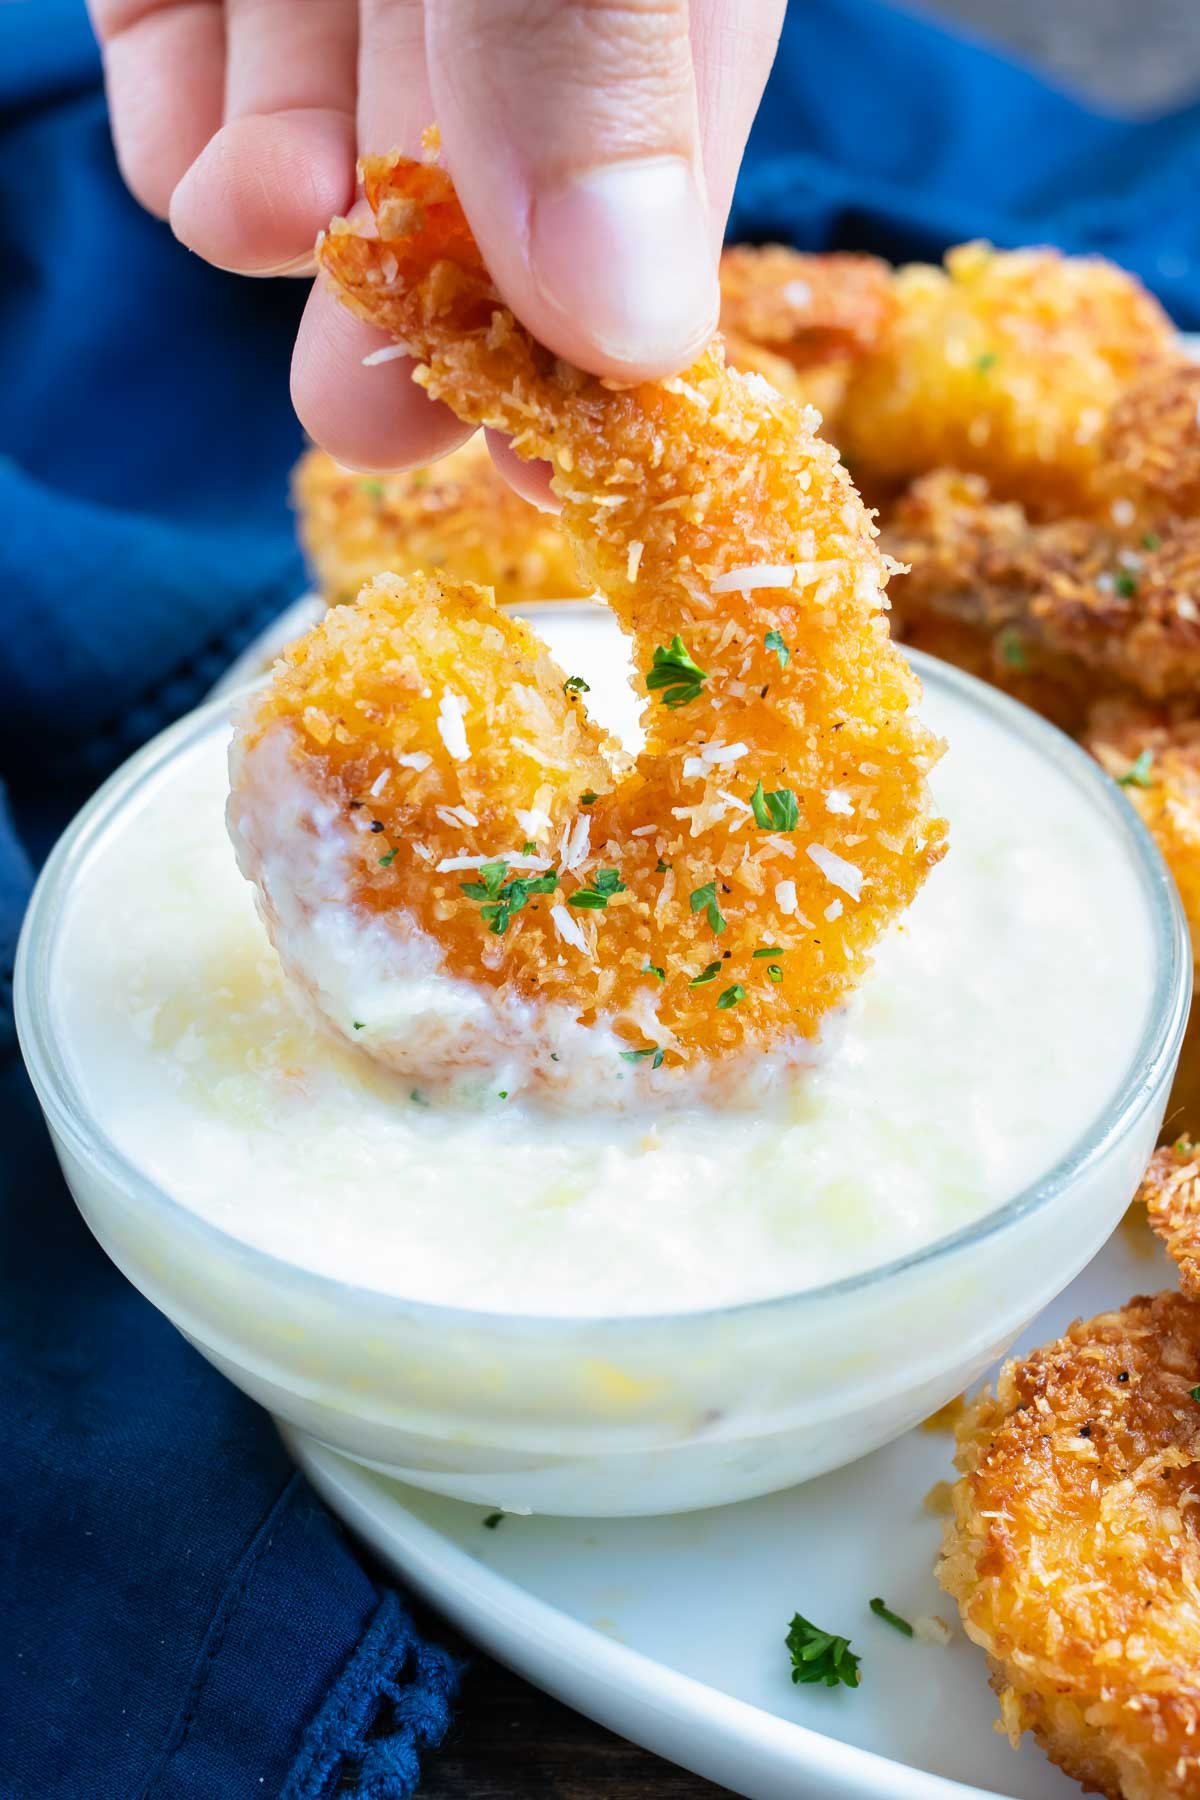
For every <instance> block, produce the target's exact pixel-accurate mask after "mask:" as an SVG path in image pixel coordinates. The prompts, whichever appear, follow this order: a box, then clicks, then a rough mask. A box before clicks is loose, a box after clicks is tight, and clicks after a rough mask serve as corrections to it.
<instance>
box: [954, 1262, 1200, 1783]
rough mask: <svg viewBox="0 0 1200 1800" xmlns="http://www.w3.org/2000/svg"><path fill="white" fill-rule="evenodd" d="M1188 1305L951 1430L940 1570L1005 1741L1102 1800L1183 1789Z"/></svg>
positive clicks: (1192, 1316) (1188, 1606) (1079, 1343)
mask: <svg viewBox="0 0 1200 1800" xmlns="http://www.w3.org/2000/svg"><path fill="white" fill-rule="evenodd" d="M1197 1384H1200V1304H1198V1303H1197V1302H1196V1301H1193V1300H1190V1299H1186V1298H1184V1297H1183V1296H1182V1295H1180V1294H1175V1293H1165V1294H1159V1295H1157V1296H1155V1297H1154V1298H1152V1299H1146V1298H1139V1299H1135V1300H1131V1301H1130V1302H1129V1303H1128V1305H1127V1306H1124V1307H1122V1308H1121V1309H1120V1310H1119V1311H1117V1312H1112V1313H1105V1314H1103V1315H1101V1316H1100V1317H1099V1318H1096V1319H1092V1320H1090V1321H1087V1322H1081V1323H1076V1324H1075V1325H1073V1326H1072V1327H1071V1329H1070V1330H1069V1331H1068V1332H1067V1334H1066V1336H1065V1337H1063V1338H1060V1339H1059V1341H1058V1342H1057V1343H1054V1344H1051V1345H1049V1346H1048V1347H1047V1348H1045V1349H1043V1350H1037V1351H1035V1352H1034V1353H1033V1355H1031V1356H1029V1357H1027V1358H1025V1359H1024V1360H1021V1361H1016V1362H1011V1363H1009V1364H1008V1365H1007V1366H1006V1367H1005V1368H1004V1369H1003V1370H1002V1372H1001V1375H1000V1379H999V1382H998V1383H997V1392H996V1395H995V1397H994V1398H993V1397H992V1396H991V1395H990V1394H986V1393H985V1394H984V1395H983V1396H982V1397H981V1398H980V1399H979V1400H977V1401H976V1402H975V1404H974V1405H973V1406H972V1407H971V1409H970V1410H969V1412H968V1414H967V1416H966V1418H965V1419H964V1421H963V1423H962V1424H961V1426H960V1427H959V1432H958V1456H957V1462H958V1467H959V1468H960V1469H961V1471H962V1476H961V1479H960V1480H959V1481H958V1482H957V1483H956V1485H955V1488H954V1517H953V1521H952V1523H951V1524H950V1525H949V1526H948V1529H947V1533H946V1540H945V1544H944V1546H943V1555H942V1561H941V1564H940V1566H939V1570H938V1575H939V1579H940V1581H941V1583H942V1586H943V1587H944V1588H946V1590H947V1591H948V1592H949V1593H951V1594H953V1596H954V1598H955V1599H956V1600H957V1602H958V1605H959V1608H960V1611H961V1613H962V1617H963V1624H964V1626H965V1628H966V1631H967V1635H968V1636H969V1637H971V1638H972V1639H974V1641H975V1642H976V1643H977V1644H980V1645H982V1646H983V1648H984V1649H985V1650H986V1651H987V1652H988V1655H989V1658H990V1661H991V1667H992V1685H993V1686H994V1687H995V1689H996V1691H997V1693H998V1695H999V1697H1000V1712H1001V1717H1002V1720H1003V1723H1004V1726H1005V1728H1006V1729H1007V1731H1008V1733H1009V1736H1010V1738H1011V1740H1012V1742H1013V1743H1014V1744H1016V1742H1017V1741H1018V1739H1019V1738H1020V1736H1021V1734H1022V1732H1024V1731H1032V1732H1033V1734H1034V1736H1035V1737H1036V1738H1037V1740H1038V1742H1039V1743H1040V1744H1041V1746H1042V1748H1043V1749H1044V1750H1045V1751H1046V1753H1047V1755H1048V1756H1049V1757H1050V1758H1051V1760H1052V1761H1053V1762H1055V1763H1057V1764H1058V1766H1059V1767H1060V1768H1061V1769H1063V1770H1065V1771H1066V1773H1067V1774H1068V1775H1071V1776H1074V1778H1075V1779H1076V1780H1077V1781H1081V1782H1082V1783H1083V1785H1084V1787H1085V1788H1086V1789H1087V1790H1088V1791H1095V1792H1098V1793H1101V1794H1106V1795H1108V1796H1110V1800H1169V1797H1171V1796H1177V1797H1179V1800H1183V1797H1184V1796H1187V1797H1189V1800H1190V1797H1192V1796H1195V1795H1196V1794H1197V1793H1200V1530H1198V1527H1200V1517H1198V1512H1197V1508H1198V1505H1200V1466H1198V1464H1200V1403H1198V1402H1197V1400H1196V1399H1195V1398H1194V1397H1193V1390H1194V1389H1195V1388H1196V1387H1197Z"/></svg>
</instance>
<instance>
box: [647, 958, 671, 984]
mask: <svg viewBox="0 0 1200 1800" xmlns="http://www.w3.org/2000/svg"><path fill="white" fill-rule="evenodd" d="M642 974H643V975H654V976H656V977H657V978H658V980H659V981H665V980H666V979H667V971H666V970H665V969H661V968H659V966H658V964H657V963H652V962H648V963H647V964H646V966H645V968H644V969H643V970H642Z"/></svg>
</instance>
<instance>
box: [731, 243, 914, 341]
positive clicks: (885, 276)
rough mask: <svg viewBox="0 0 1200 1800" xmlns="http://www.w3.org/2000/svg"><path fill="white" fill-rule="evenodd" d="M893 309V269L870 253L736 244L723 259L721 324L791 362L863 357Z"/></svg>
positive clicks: (880, 337)
mask: <svg viewBox="0 0 1200 1800" xmlns="http://www.w3.org/2000/svg"><path fill="white" fill-rule="evenodd" d="M895 310H896V300H895V295H894V293H893V288H892V271H891V268H890V267H889V266H888V264H887V263H885V262H881V261H880V259H879V258H878V257H876V256H853V255H836V254H831V255H827V256H809V255H805V254H804V253H803V252H802V251H799V250H790V249H788V248H787V247H786V246H785V245H782V244H763V245H761V246H759V247H757V248H756V247H754V246H752V245H749V244H735V245H733V246H732V247H731V248H730V249H728V250H726V251H725V253H724V255H723V256H722V257H721V330H722V331H723V332H726V333H729V332H736V333H737V334H738V335H739V336H740V337H745V338H749V339H750V340H751V342H753V343H756V344H761V345H764V346H769V347H770V348H772V349H774V350H777V351H778V352H779V354H780V355H781V356H785V357H786V358H787V359H788V361H789V362H791V363H792V364H793V365H794V366H795V367H797V368H805V367H807V366H808V365H809V364H812V363H821V362H828V361H830V360H831V359H834V358H840V357H843V356H851V357H857V356H863V355H865V354H866V353H867V352H868V351H870V350H873V349H875V348H876V346H877V345H878V344H879V343H880V341H881V339H882V336H883V333H884V330H885V328H886V326H887V325H888V323H889V321H890V320H891V318H892V316H893V314H894V312H895Z"/></svg>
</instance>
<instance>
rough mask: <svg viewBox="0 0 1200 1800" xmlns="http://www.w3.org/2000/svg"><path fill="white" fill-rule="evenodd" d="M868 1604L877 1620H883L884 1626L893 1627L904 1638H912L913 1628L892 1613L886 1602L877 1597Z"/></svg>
mask: <svg viewBox="0 0 1200 1800" xmlns="http://www.w3.org/2000/svg"><path fill="white" fill-rule="evenodd" d="M870 1604H871V1611H872V1612H873V1613H874V1614H875V1617H876V1618H877V1619H883V1620H884V1621H885V1623H886V1624H888V1625H894V1626H895V1628H896V1630H897V1631H899V1632H902V1633H903V1634H904V1636H905V1637H911V1636H912V1634H913V1628H912V1626H911V1625H910V1624H909V1622H908V1620H907V1619H902V1618H901V1617H900V1614H899V1613H894V1612H893V1611H892V1609H891V1607H890V1606H889V1605H888V1603H887V1601H886V1600H880V1599H879V1598H878V1596H877V1597H876V1598H875V1599H874V1600H872V1601H871V1603H870Z"/></svg>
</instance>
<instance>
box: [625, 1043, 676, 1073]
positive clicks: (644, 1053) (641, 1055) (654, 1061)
mask: <svg viewBox="0 0 1200 1800" xmlns="http://www.w3.org/2000/svg"><path fill="white" fill-rule="evenodd" d="M664 1054H665V1052H664V1051H662V1050H660V1049H659V1047H658V1045H657V1044H647V1045H646V1048H645V1049H644V1050H622V1052H621V1061H622V1062H629V1063H635V1062H644V1061H645V1059H646V1057H650V1058H651V1062H650V1067H651V1068H652V1069H661V1068H662V1060H663V1056H664Z"/></svg>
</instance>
